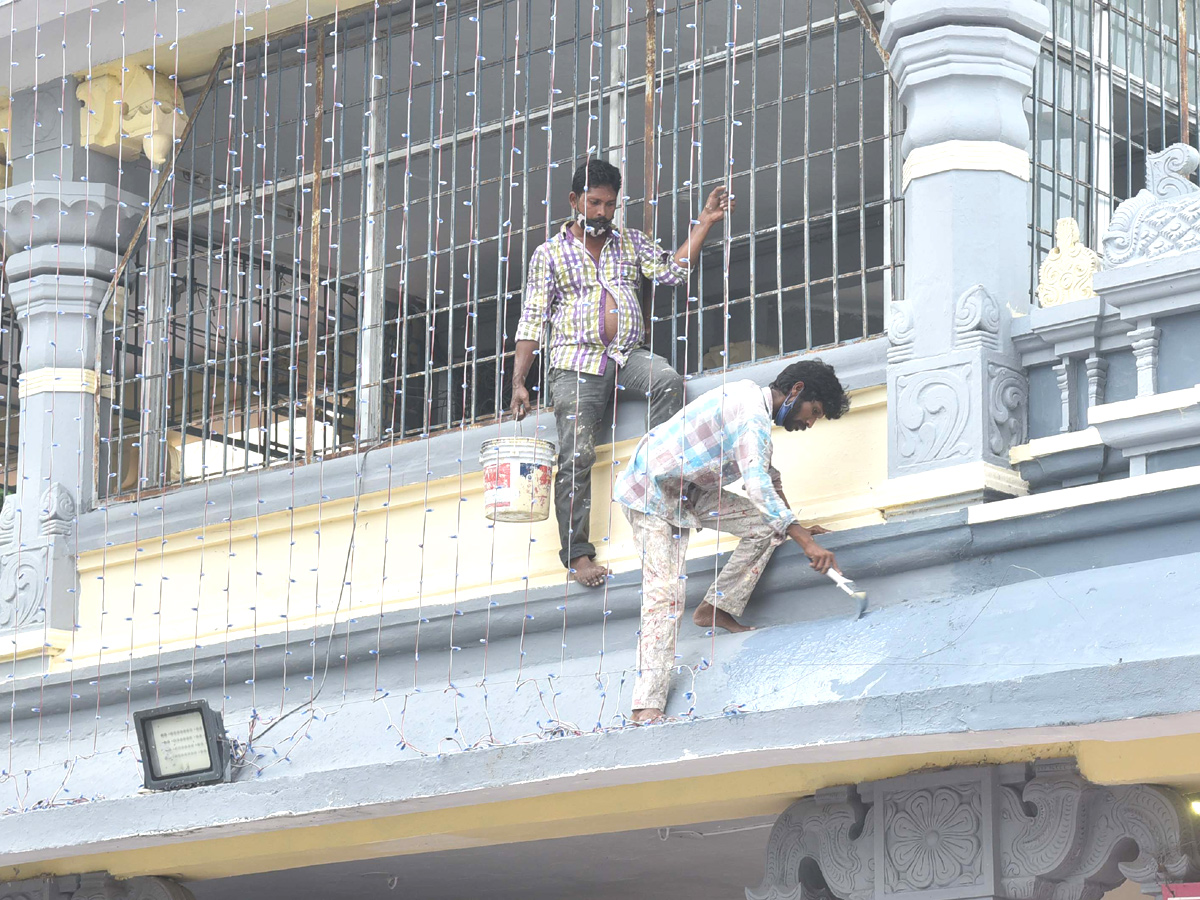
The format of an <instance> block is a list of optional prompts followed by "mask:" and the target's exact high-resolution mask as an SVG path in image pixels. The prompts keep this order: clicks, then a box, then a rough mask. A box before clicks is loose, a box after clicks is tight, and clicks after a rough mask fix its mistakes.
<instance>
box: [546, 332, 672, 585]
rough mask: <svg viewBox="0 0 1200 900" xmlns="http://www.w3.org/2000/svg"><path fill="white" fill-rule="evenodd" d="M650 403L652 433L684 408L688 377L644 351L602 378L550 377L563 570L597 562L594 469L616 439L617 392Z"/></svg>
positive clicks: (561, 372) (556, 373)
mask: <svg viewBox="0 0 1200 900" xmlns="http://www.w3.org/2000/svg"><path fill="white" fill-rule="evenodd" d="M617 390H620V391H622V392H626V391H627V392H628V394H627V396H629V397H637V398H638V399H645V400H647V401H648V403H649V408H648V410H647V421H646V427H647V430H649V429H651V428H655V427H657V426H658V425H661V424H662V423H663V422H665V421H667V419H669V418H671V416H673V415H675V413H677V412H679V410H681V409H682V408H683V399H684V398H683V376H682V375H680V374H679V373H678V372H676V371H675V370H674V369H673V368H672V367H671V364H670V363H669V362H667V360H665V359H663V358H662V357H661V356H655V355H654V354H653V353H651V352H650V351H649V350H647V349H645V348H644V347H639V348H638V349H637V350H634V351H633V352H632V353H630V354H629V361H628V362H626V363H625V365H623V366H620V367H618V366H617V365H616V364H615V363H613V362H612V360H609V363H608V366H607V368H606V369H605V372H604V374H603V375H589V374H588V373H586V372H572V371H570V370H568V369H552V370H551V371H550V397H551V399H552V400H553V402H554V422H555V424H556V425H557V426H558V471H557V472H556V473H555V475H554V512H555V514H556V515H557V517H558V539H559V546H560V547H561V550H560V551H559V558H560V559H562V564H563V565H564V566H569V565H570V564H571V560H573V559H578V558H579V557H581V556H590V557H595V555H596V547H595V545H594V544H593V543H592V542H591V541H590V540H589V537H590V531H591V525H592V466H593V465H594V464H595V462H596V443H597V441H599V442H601V443H603V442H605V441H608V440H611V439H612V415H611V414H609V413H608V412H607V411H608V409H609V407H610V405H611V404H612V402H613V394H614V392H615V391H617Z"/></svg>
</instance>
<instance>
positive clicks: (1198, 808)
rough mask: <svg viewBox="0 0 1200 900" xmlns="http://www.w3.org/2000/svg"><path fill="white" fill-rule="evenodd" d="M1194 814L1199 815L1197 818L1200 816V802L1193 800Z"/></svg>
mask: <svg viewBox="0 0 1200 900" xmlns="http://www.w3.org/2000/svg"><path fill="white" fill-rule="evenodd" d="M1192 812H1193V813H1194V814H1195V815H1197V816H1200V800H1193V801H1192Z"/></svg>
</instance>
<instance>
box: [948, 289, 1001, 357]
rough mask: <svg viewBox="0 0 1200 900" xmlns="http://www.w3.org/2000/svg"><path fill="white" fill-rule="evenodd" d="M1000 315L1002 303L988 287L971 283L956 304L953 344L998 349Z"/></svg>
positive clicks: (963, 346)
mask: <svg viewBox="0 0 1200 900" xmlns="http://www.w3.org/2000/svg"><path fill="white" fill-rule="evenodd" d="M1000 316H1001V311H1000V304H999V303H998V302H997V301H996V298H995V297H993V296H992V295H991V294H989V293H988V291H987V288H985V287H984V286H983V285H982V284H975V285H972V286H971V287H969V288H968V289H967V290H966V291H964V292H963V294H962V296H960V297H959V298H958V303H957V304H955V307H954V346H955V347H958V348H960V349H961V348H967V347H986V348H988V349H991V350H995V349H997V348H999V346H1000V337H999V335H1000Z"/></svg>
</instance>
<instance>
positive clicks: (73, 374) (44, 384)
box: [18, 368, 99, 399]
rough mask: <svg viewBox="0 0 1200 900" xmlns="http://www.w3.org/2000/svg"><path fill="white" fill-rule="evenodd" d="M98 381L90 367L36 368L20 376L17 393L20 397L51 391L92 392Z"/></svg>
mask: <svg viewBox="0 0 1200 900" xmlns="http://www.w3.org/2000/svg"><path fill="white" fill-rule="evenodd" d="M98 383H99V382H98V381H97V379H96V373H95V372H94V371H92V370H91V369H58V368H46V369H37V370H36V371H33V372H30V373H28V374H26V375H22V376H21V381H20V385H19V387H18V394H19V396H20V397H21V398H22V399H24V398H26V397H32V396H33V395H34V394H49V393H51V392H52V391H58V392H60V393H72V394H94V393H96V385H97V384H98Z"/></svg>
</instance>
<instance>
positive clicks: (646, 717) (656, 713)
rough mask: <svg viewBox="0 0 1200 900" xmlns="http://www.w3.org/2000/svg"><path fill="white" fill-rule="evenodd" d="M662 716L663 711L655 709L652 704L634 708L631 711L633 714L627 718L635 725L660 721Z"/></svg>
mask: <svg viewBox="0 0 1200 900" xmlns="http://www.w3.org/2000/svg"><path fill="white" fill-rule="evenodd" d="M662 717H663V711H662V710H661V709H655V708H654V707H653V706H651V707H647V708H646V709H635V710H634V711H633V715H631V716H630V717H629V718H630V721H632V722H633V724H635V725H650V724H652V723H654V722H658V721H661V720H662Z"/></svg>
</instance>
